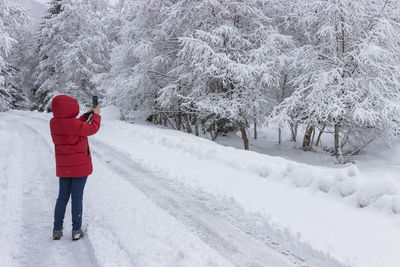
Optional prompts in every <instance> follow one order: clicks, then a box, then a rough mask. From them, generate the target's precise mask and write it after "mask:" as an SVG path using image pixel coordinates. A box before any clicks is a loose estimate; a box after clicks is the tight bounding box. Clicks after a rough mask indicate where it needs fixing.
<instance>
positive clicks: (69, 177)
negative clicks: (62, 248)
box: [50, 95, 101, 240]
mask: <svg viewBox="0 0 400 267" xmlns="http://www.w3.org/2000/svg"><path fill="white" fill-rule="evenodd" d="M51 108H52V111H53V118H52V119H51V120H50V131H51V137H52V139H53V143H54V149H55V158H56V176H58V177H59V194H58V198H57V202H56V207H55V211H54V228H53V239H54V240H58V239H60V238H61V237H62V235H63V221H64V215H65V209H66V206H67V203H68V200H69V197H70V196H71V201H72V239H73V240H78V239H79V238H81V237H82V236H83V232H82V229H81V226H82V199H83V190H84V187H85V184H86V180H87V177H88V176H89V175H90V174H91V173H92V171H93V166H92V157H91V153H90V149H89V143H88V136H90V135H94V134H95V133H97V131H98V130H99V129H100V121H101V117H100V107H99V106H97V107H96V108H91V109H90V110H89V112H90V113H92V115H91V122H90V123H88V122H87V121H88V116H90V115H88V114H89V112H87V113H85V114H84V115H82V116H80V117H79V119H78V118H76V116H77V115H78V114H79V104H78V101H77V100H76V99H74V98H72V97H69V96H67V95H58V96H56V97H54V98H53V100H52V102H51Z"/></svg>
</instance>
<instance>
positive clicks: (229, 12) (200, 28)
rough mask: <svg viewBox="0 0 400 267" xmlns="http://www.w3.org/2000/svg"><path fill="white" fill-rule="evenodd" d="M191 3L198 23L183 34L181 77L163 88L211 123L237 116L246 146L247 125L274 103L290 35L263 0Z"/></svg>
mask: <svg viewBox="0 0 400 267" xmlns="http://www.w3.org/2000/svg"><path fill="white" fill-rule="evenodd" d="M191 7H192V14H196V15H195V16H193V18H192V20H195V22H196V24H197V25H194V26H195V27H194V28H193V31H192V34H191V35H190V36H183V37H181V38H179V40H180V41H181V44H182V49H181V50H180V51H179V54H178V56H179V58H178V60H179V63H180V64H177V65H178V67H177V68H176V69H175V70H174V71H173V73H174V75H175V76H177V77H178V78H177V79H176V80H175V81H174V84H170V85H168V87H166V88H163V89H162V90H161V92H162V94H167V95H169V96H171V95H174V94H175V95H180V97H181V98H182V104H181V105H182V106H183V107H187V108H189V110H190V109H191V110H193V111H195V112H198V113H200V114H202V115H203V117H205V118H208V119H212V125H211V127H215V122H216V121H218V120H226V121H230V122H233V123H234V124H236V125H237V127H238V128H239V129H240V131H241V134H242V138H243V141H244V147H245V149H248V137H247V133H246V129H247V127H248V126H249V122H250V121H263V119H264V118H265V117H266V115H267V114H268V113H269V111H270V110H271V108H272V107H273V105H274V104H275V103H274V102H275V99H274V98H275V92H276V89H277V88H278V87H279V84H280V79H281V71H282V68H283V66H284V64H285V62H286V59H287V58H288V51H289V50H290V48H291V47H292V41H291V39H290V37H287V36H284V35H282V34H280V33H279V32H278V31H277V30H276V29H275V28H274V27H273V25H271V24H270V23H269V20H268V17H266V16H265V13H264V12H263V11H264V6H263V3H262V1H197V2H195V3H193V1H192V2H191ZM187 10H190V7H189V6H188V7H186V8H185V9H183V11H182V13H184V14H183V15H182V17H183V18H184V17H185V16H187V15H186V12H187ZM199 11H200V12H199ZM189 14H191V12H190V11H189ZM171 91H172V92H173V93H171ZM161 98H164V99H165V97H163V96H161ZM214 137H215V135H214Z"/></svg>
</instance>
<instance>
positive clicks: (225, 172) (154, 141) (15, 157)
mask: <svg viewBox="0 0 400 267" xmlns="http://www.w3.org/2000/svg"><path fill="white" fill-rule="evenodd" d="M102 112H103V113H104V116H103V118H102V119H103V120H102V128H101V130H100V132H99V133H98V134H97V135H95V136H93V137H90V141H89V142H90V143H91V150H92V152H93V158H94V173H93V175H91V176H90V177H89V179H88V184H87V187H86V189H85V190H86V193H85V214H84V218H85V219H84V221H85V223H86V224H85V225H86V226H87V232H88V235H87V237H85V238H84V239H83V240H82V242H81V243H82V244H84V246H85V247H87V250H89V251H92V252H91V253H92V254H93V258H91V259H90V258H89V260H95V261H96V262H97V263H98V264H100V265H103V266H115V264H118V265H121V266H128V265H137V266H210V265H213V266H215V265H217V266H225V265H230V264H238V262H240V263H242V264H241V265H247V264H248V263H249V260H251V259H252V258H254V259H255V260H259V261H258V262H264V263H265V259H266V258H267V257H272V258H274V261H276V262H279V264H282V266H289V265H291V264H292V263H291V262H293V258H292V259H290V258H287V259H285V257H283V256H282V255H281V256H279V253H277V252H275V253H274V252H273V251H271V252H268V253H269V254H263V251H264V250H266V251H268V249H269V248H268V247H267V246H265V247H263V246H264V245H262V244H260V243H259V242H258V241H257V240H259V238H260V237H256V236H253V237H252V238H250V239H249V238H248V237H246V235H244V236H243V234H240V231H239V232H236V231H237V230H234V228H232V229H233V230H232V231H233V232H232V236H234V237H235V238H231V239H229V238H228V239H221V238H223V236H224V235H225V234H227V232H226V231H227V229H228V228H229V227H231V226H229V225H231V224H228V223H227V222H226V221H224V220H223V219H221V218H220V217H215V216H216V215H212V213H208V212H207V211H205V210H204V208H205V207H204V203H208V202H209V203H211V204H212V205H216V203H225V204H224V205H225V208H226V209H227V210H230V209H233V207H234V206H236V205H237V206H239V207H241V208H242V209H243V211H242V212H243V213H242V214H241V215H240V218H241V220H242V221H243V223H244V224H245V225H246V224H247V225H250V224H251V223H253V222H250V221H246V218H248V216H250V215H251V214H254V215H256V216H260V218H262V220H263V221H265V222H266V223H268V225H269V226H271V228H273V229H274V230H275V231H277V232H282V233H285V235H288V236H289V237H288V238H289V239H288V240H292V241H290V242H292V243H293V245H292V246H291V247H290V249H291V250H292V251H291V253H292V254H294V255H296V253H298V252H299V251H301V250H302V249H301V246H302V245H301V244H303V246H304V249H303V251H304V250H305V247H308V246H309V247H311V248H312V249H313V250H315V251H320V252H321V253H322V254H321V255H326V261H327V263H326V264H324V265H323V266H328V265H329V264H328V261H329V257H328V256H327V255H329V256H330V257H332V258H333V259H335V260H337V261H339V262H340V263H342V264H344V265H351V266H362V267H368V266H371V267H372V266H389V267H392V266H393V267H395V266H397V265H398V262H400V254H399V253H398V248H399V247H400V227H399V225H400V219H399V215H398V214H397V213H399V212H400V195H399V190H398V188H399V182H398V180H396V179H395V178H394V177H396V176H395V174H396V173H395V172H393V173H390V169H389V170H386V172H383V173H384V175H382V177H379V176H376V174H379V172H375V173H374V172H373V171H372V169H373V167H372V164H373V162H372V160H373V159H372V158H369V159H364V161H363V162H364V163H360V164H358V163H357V165H351V166H345V167H343V168H338V167H335V168H331V167H323V166H313V165H309V164H304V163H298V162H294V161H291V160H287V159H283V158H281V157H272V156H268V155H264V154H260V153H256V152H252V151H243V150H239V149H235V148H231V147H224V146H221V145H218V144H216V143H213V142H211V141H209V140H206V139H202V138H198V137H195V136H193V135H189V134H185V133H182V132H178V131H172V130H168V129H163V128H159V127H154V126H151V125H139V124H129V123H127V122H122V121H118V118H119V113H118V110H117V109H116V108H115V107H107V108H104V109H103V111H102ZM50 115H51V114H41V113H37V112H20V111H13V112H8V113H2V114H0V117H1V120H0V137H1V143H0V145H1V146H0V147H1V154H0V156H1V159H0V164H1V166H0V167H1V169H2V170H4V171H2V172H1V174H0V185H1V186H0V190H1V191H0V193H1V194H0V197H1V200H2V201H1V203H0V207H1V209H2V213H4V214H7V217H8V218H10V219H7V220H5V219H4V217H2V218H1V219H0V220H2V221H1V228H2V229H1V230H2V231H3V232H7V233H9V234H8V235H9V236H7V235H5V236H1V239H0V244H1V245H4V246H3V248H2V250H0V256H1V263H7V265H11V266H12V265H13V264H20V263H21V262H24V260H26V259H24V257H25V256H24V255H21V254H20V253H18V249H19V248H20V247H19V246H23V244H18V243H13V242H6V241H7V240H8V238H11V240H12V238H15V236H17V237H18V236H20V235H21V233H23V232H24V229H21V228H24V224H22V223H21V219H20V218H21V216H24V215H25V214H23V212H24V209H22V210H21V209H20V208H19V206H21V205H24V203H25V205H26V203H27V200H29V196H28V197H27V196H25V195H22V196H21V192H22V191H23V190H22V189H21V188H23V187H24V186H26V184H27V183H28V184H29V182H31V181H32V179H39V180H40V179H43V180H40V184H38V185H36V187H37V188H40V187H44V188H47V189H46V190H47V191H49V192H52V195H50V196H49V197H48V199H47V202H46V203H47V204H46V205H47V206H46V207H47V209H46V210H44V211H43V214H42V217H41V218H40V222H41V223H40V227H39V230H38V231H48V234H49V237H48V240H45V241H40V240H35V241H37V243H38V244H37V245H38V246H44V245H43V244H47V243H48V246H50V245H51V244H52V243H51V242H50V234H51V233H50V232H51V222H52V209H53V204H54V203H53V202H54V201H55V198H56V191H57V179H56V177H54V166H52V164H50V166H43V165H41V164H38V163H37V162H35V161H33V157H34V153H35V152H34V151H35V148H36V147H37V146H40V142H36V143H35V144H34V145H32V144H29V143H28V142H27V141H26V140H24V138H23V137H25V138H26V137H27V136H29V134H34V133H35V131H37V133H36V135H34V138H39V137H40V138H44V140H45V142H46V143H47V145H48V146H47V147H43V146H42V148H41V149H40V152H41V153H42V154H41V157H45V158H47V160H50V161H49V162H51V160H52V157H53V154H52V153H53V152H52V143H51V138H50V135H49V129H48V119H49V118H50ZM102 115H103V114H102ZM17 121H18V122H19V123H20V124H19V125H17V123H16V122H17ZM29 127H32V128H33V129H31V130H29V129H30V128H29ZM21 130H24V131H31V132H29V133H23V132H21ZM28 141H29V140H28ZM25 146H28V148H25ZM23 148H24V149H23ZM12 151H17V152H16V153H11V152H12ZM22 151H24V152H22ZM46 151H47V152H46ZM393 154H395V153H393ZM8 155H10V156H8ZM23 156H24V157H25V159H26V160H25V161H23V162H21V161H20V159H21V157H23ZM30 160H31V162H30ZM368 160H371V162H369V163H368V164H366V162H367V161H368ZM378 163H379V162H378ZM380 163H381V168H382V170H384V166H385V165H384V161H382V162H380ZM395 163H396V161H392V162H391V164H393V166H396V165H395ZM30 164H37V165H30ZM365 165H369V167H370V168H371V169H368V168H367V167H365ZM357 166H358V167H357ZM27 168H28V169H29V168H31V170H30V173H35V172H39V173H41V174H42V175H44V176H47V177H46V178H40V177H39V176H38V175H36V176H35V177H32V178H31V180H27V179H24V177H23V176H24V174H26V173H27V172H26V169H27ZM364 170H365V171H364ZM391 170H392V171H395V170H396V169H395V167H394V168H393V169H391ZM390 174H391V175H390ZM10 177H13V178H12V179H11V178H10ZM39 180H38V181H39ZM11 181H12V183H10V182H11ZM49 181H51V183H49ZM10 193H12V194H10ZM203 194H207V195H206V196H207V197H202V195H203ZM191 198H194V199H193V200H191ZM202 198H207V202H204V203H203V202H201V201H200V200H201V199H202ZM192 201H193V202H192ZM185 202H187V203H185ZM43 203H45V202H43ZM226 203H231V204H226ZM361 207H365V208H361ZM31 208H34V207H33V206H31ZM3 210H4V212H3ZM196 213H197V214H199V215H198V217H197V216H196V215H195V214H196ZM201 218H208V219H205V220H202V219H201ZM36 219H39V217H38V216H33V218H32V220H36ZM68 220H70V218H69V217H67V218H66V220H65V226H66V227H65V228H66V230H65V232H66V236H65V237H64V238H63V240H65V239H67V238H69V235H68V233H69V231H70V227H69V221H68ZM218 225H219V226H218ZM3 227H4V228H3ZM235 227H237V225H236V226H235ZM4 229H9V230H8V231H4ZM28 229H30V230H33V228H28ZM205 229H212V230H208V231H211V232H208V231H206V230H205ZM21 231H22V232H21ZM42 236H43V232H42ZM214 236H220V237H218V238H217V237H216V239H213V238H214ZM221 236H222V237H221ZM225 238H227V237H225ZM221 240H225V241H226V240H228V242H229V243H230V244H231V245H232V246H235V247H236V248H237V249H238V250H239V251H241V252H245V251H246V247H247V248H249V247H252V249H251V250H250V251H254V253H255V254H254V255H253V256H249V258H246V256H244V255H242V256H240V253H239V254H238V253H236V254H235V253H233V252H232V251H231V250H229V249H227V248H226V244H225V243H224V242H223V241H221ZM235 240H240V241H239V242H238V241H235ZM276 241H277V242H279V240H276ZM62 242H64V243H62ZM62 242H61V243H59V244H62V245H61V246H66V247H67V248H71V247H73V246H74V244H75V243H74V244H69V243H68V242H65V241H62ZM84 242H85V243H84ZM224 244H225V245H224ZM240 244H246V245H245V246H244V245H240ZM294 244H296V245H294ZM294 246H297V247H300V248H297V250H296V249H294ZM58 248H60V246H58ZM53 252H54V253H55V254H56V255H58V256H59V255H60V253H61V252H55V250H53ZM57 253H58V254H57ZM246 253H247V252H246ZM248 253H251V252H248ZM89 254H90V253H89ZM289 254H290V253H289ZM304 255H306V253H303V255H302V257H305V262H306V264H309V265H310V266H321V264H319V265H315V264H314V265H312V260H311V259H310V257H312V256H307V255H306V256H304ZM312 255H314V254H312ZM297 256H298V255H297ZM42 257H43V256H42ZM280 257H283V258H282V259H280ZM307 257H309V258H308V259H307ZM245 258H246V259H245ZM260 259H261V260H260ZM85 260H86V261H88V259H85ZM48 262H51V261H48ZM53 262H54V261H53ZM331 263H332V261H330V264H331ZM338 264H339V263H337V264H336V265H335V266H337V265H338ZM239 265H240V264H239ZM271 266H277V265H274V264H272V265H271ZM329 266H331V265H329Z"/></svg>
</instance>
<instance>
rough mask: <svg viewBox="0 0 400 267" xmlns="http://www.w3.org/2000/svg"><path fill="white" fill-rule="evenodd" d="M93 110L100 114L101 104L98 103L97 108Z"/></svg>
mask: <svg viewBox="0 0 400 267" xmlns="http://www.w3.org/2000/svg"><path fill="white" fill-rule="evenodd" d="M91 110H92V111H93V112H94V113H96V114H100V105H97V107H95V108H91Z"/></svg>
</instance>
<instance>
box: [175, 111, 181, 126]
mask: <svg viewBox="0 0 400 267" xmlns="http://www.w3.org/2000/svg"><path fill="white" fill-rule="evenodd" d="M176 128H177V129H178V130H179V131H180V130H181V129H182V112H181V111H179V112H178V118H177V121H176Z"/></svg>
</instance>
